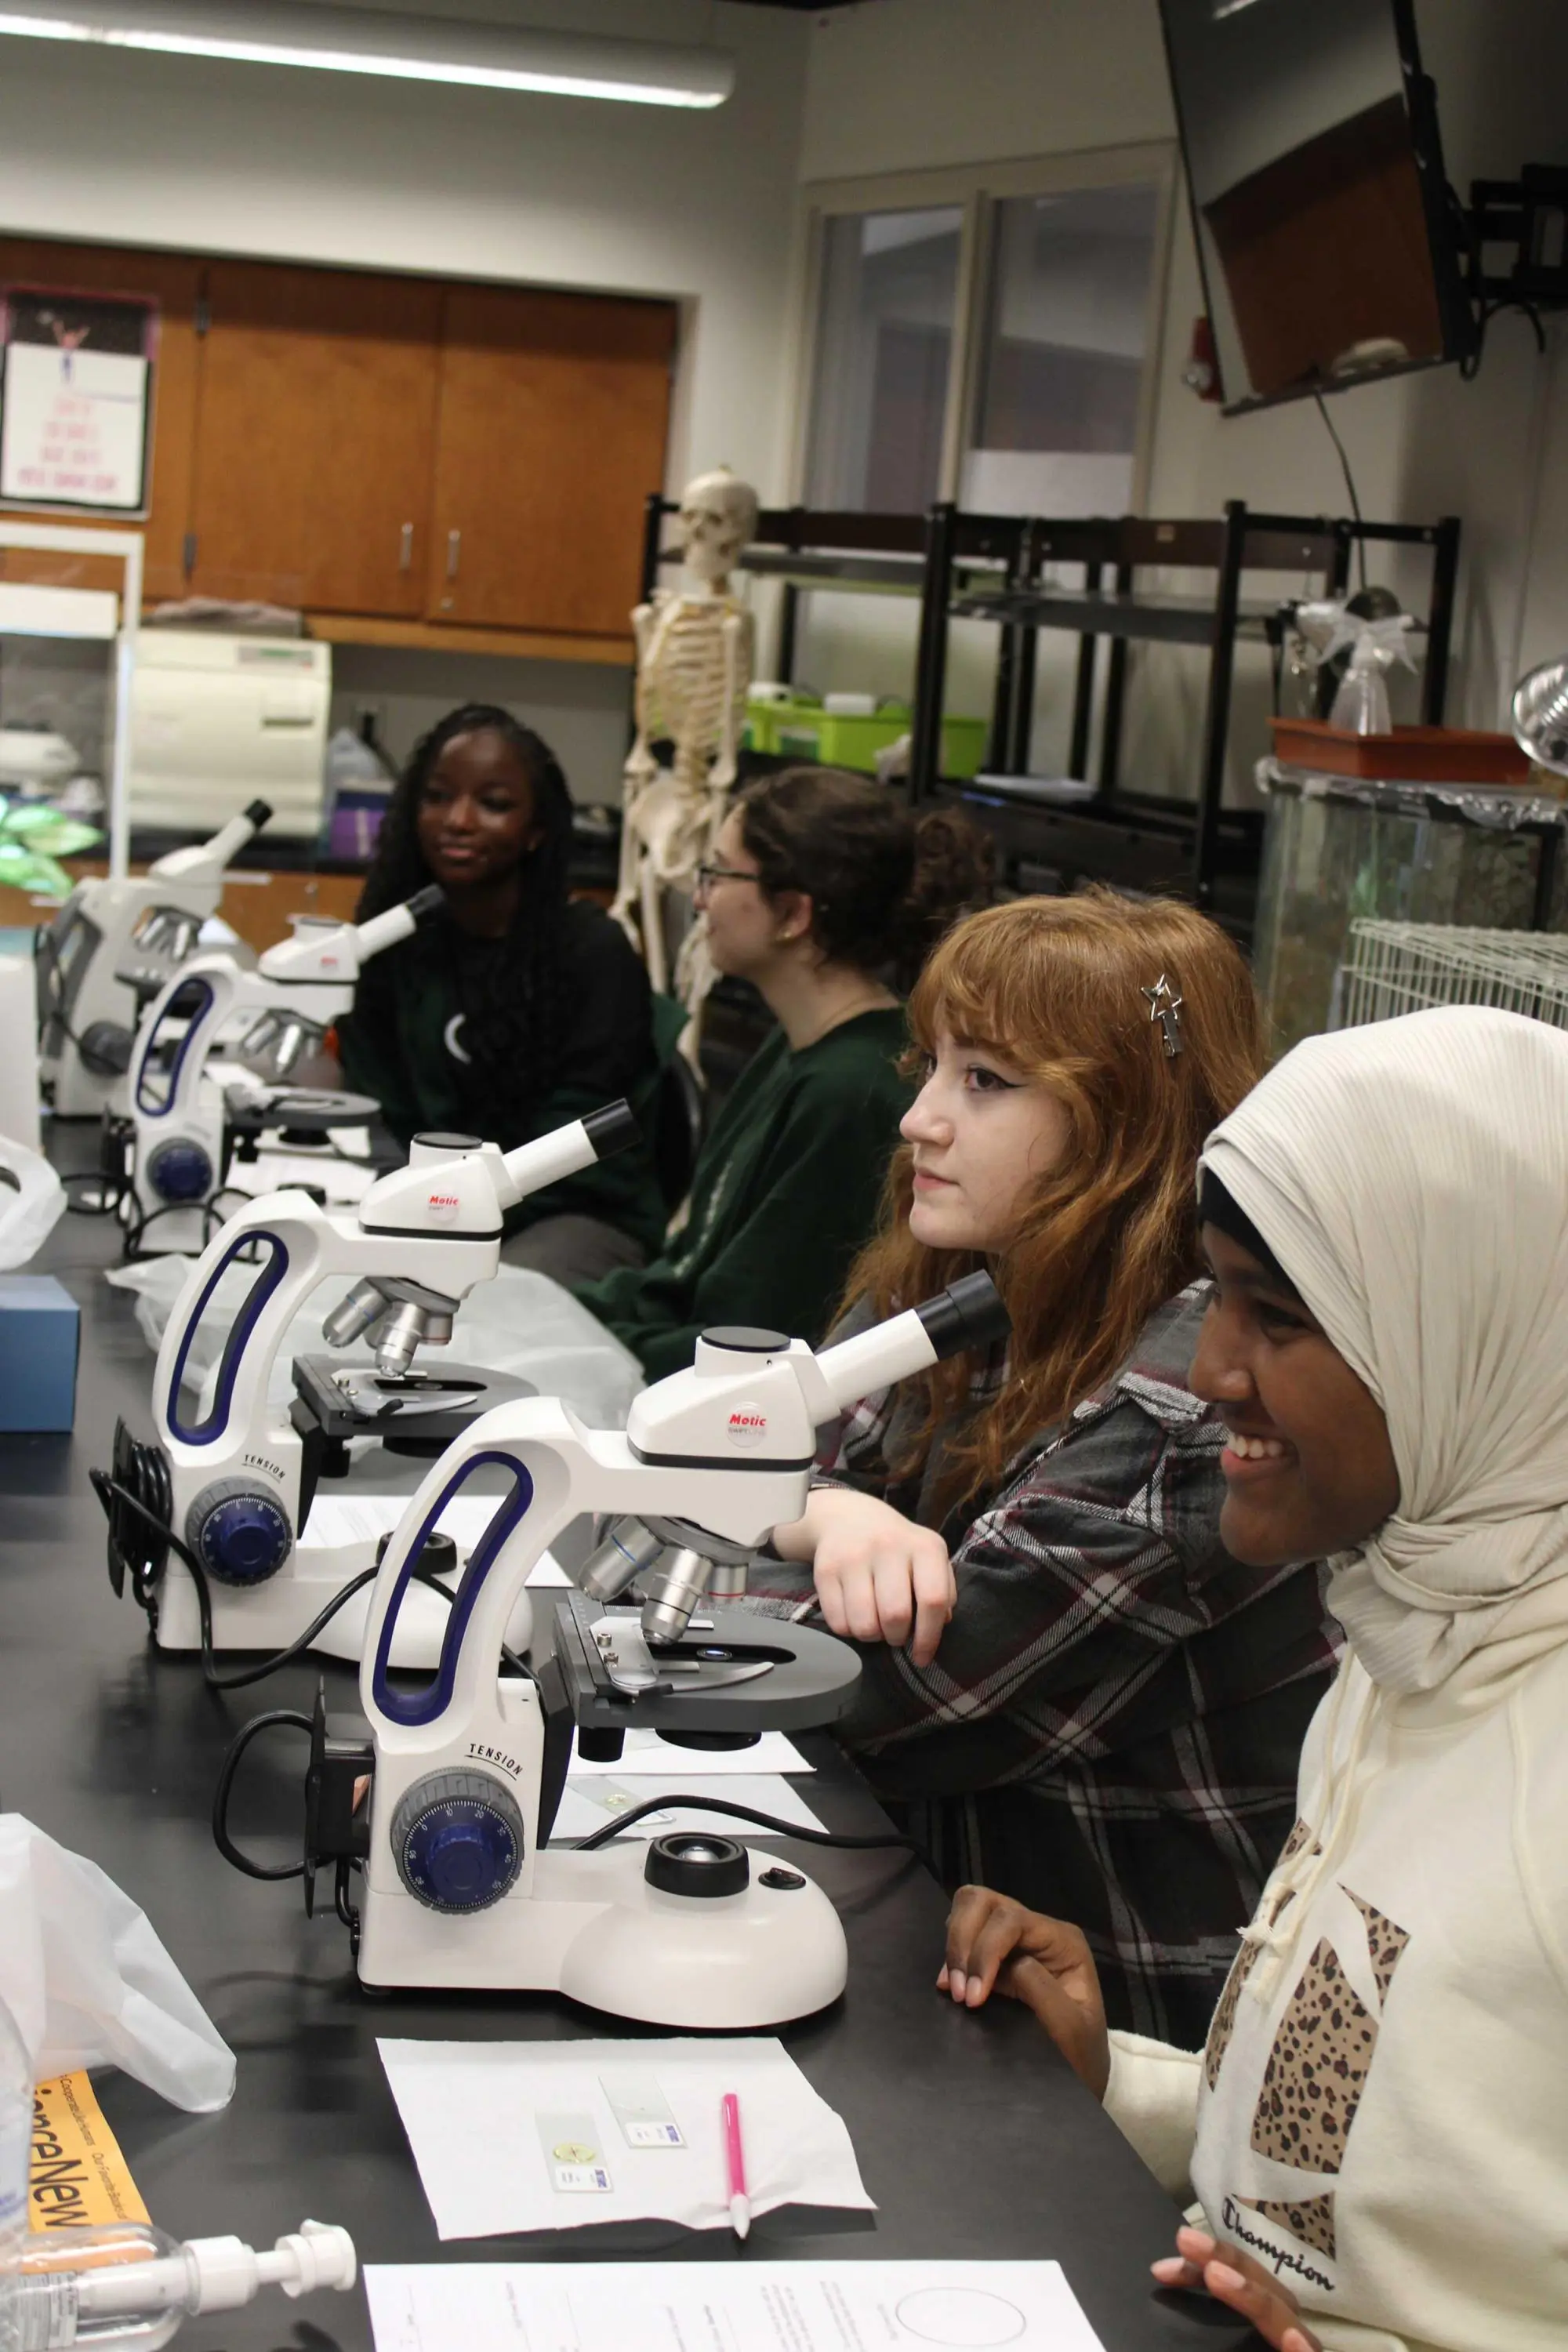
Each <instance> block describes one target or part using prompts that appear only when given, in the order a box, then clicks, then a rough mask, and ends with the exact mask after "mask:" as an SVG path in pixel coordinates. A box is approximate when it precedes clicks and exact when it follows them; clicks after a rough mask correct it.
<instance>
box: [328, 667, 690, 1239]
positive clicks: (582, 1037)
mask: <svg viewBox="0 0 1568 2352" xmlns="http://www.w3.org/2000/svg"><path fill="white" fill-rule="evenodd" d="M571 839H572V803H571V798H570V795H569V794H568V792H567V789H566V781H565V778H564V777H563V774H562V772H561V769H560V766H559V765H558V763H557V761H556V760H555V756H554V754H553V753H552V751H551V750H550V748H549V746H548V744H546V743H545V742H543V741H542V740H541V738H540V737H539V736H537V735H536V734H535V733H534V732H533V730H531V728H528V727H524V726H522V725H521V724H520V723H519V721H518V720H517V719H514V718H512V717H511V715H510V712H508V711H505V710H502V709H496V708H493V707H492V706H490V705H489V704H484V703H469V704H466V705H464V707H463V708H462V709H458V710H453V711H449V712H448V713H447V717H446V718H444V719H442V720H441V721H440V722H439V724H438V725H437V726H435V727H433V728H432V729H431V730H430V732H429V733H428V734H427V735H426V737H425V738H424V740H423V741H422V742H420V743H419V744H418V746H417V747H416V751H415V752H414V756H413V758H412V759H411V760H410V761H409V763H408V766H407V768H406V769H405V772H404V774H403V777H402V779H401V781H400V782H399V783H398V785H397V787H396V789H395V792H394V793H393V795H392V802H391V805H390V807H389V808H388V810H387V814H386V820H385V823H384V825H383V827H382V834H381V840H380V843H379V845H378V848H377V852H376V857H375V862H374V865H373V866H372V867H371V870H370V874H369V877H367V879H366V882H365V887H364V890H363V895H362V897H361V898H360V903H359V908H358V919H359V920H360V921H362V922H363V920H364V919H365V918H366V917H367V916H369V915H374V914H379V913H380V912H381V910H382V909H383V908H385V907H391V906H395V904H396V903H397V902H398V900H399V899H402V898H407V897H409V896H410V895H411V893H412V892H414V891H415V890H417V889H420V888H422V887H425V885H426V884H427V883H431V882H438V883H439V884H440V886H441V888H442V889H443V891H444V892H445V894H446V906H445V908H444V909H443V912H442V914H441V916H440V917H439V918H438V919H437V920H435V921H434V922H431V923H428V924H426V925H424V926H422V927H421V929H419V930H418V931H417V932H416V933H415V935H414V936H413V937H412V938H411V939H408V940H405V941H404V942H403V944H402V945H401V946H400V947H396V948H393V949H391V950H389V951H388V952H387V953H386V954H384V955H383V956H380V957H378V958H377V959H376V960H375V961H374V962H373V963H370V964H367V965H366V967H365V969H364V971H363V973H362V974H361V976H360V981H359V984H358V987H357V989H356V991H355V994H354V1004H353V1013H351V1014H349V1015H348V1017H347V1018H346V1019H345V1020H344V1021H343V1022H342V1024H340V1028H339V1042H340V1047H341V1051H342V1065H343V1075H344V1077H345V1078H346V1080H347V1082H348V1084H349V1085H350V1086H352V1087H358V1088H360V1089H361V1090H363V1092H364V1093H365V1094H368V1095H374V1097H375V1098H376V1100H377V1101H378V1102H379V1103H380V1104H381V1107H382V1112H383V1116H384V1118H385V1120H386V1123H387V1125H388V1126H389V1127H390V1129H392V1131H393V1133H394V1134H395V1136H396V1137H397V1138H398V1139H399V1141H400V1142H404V1143H406V1142H407V1141H408V1140H409V1139H410V1138H411V1137H412V1136H413V1135H415V1134H416V1133H418V1132H420V1131H421V1130H424V1129H456V1130H458V1131H459V1132H462V1133H466V1134H469V1135H477V1136H480V1137H483V1138H484V1139H486V1140H487V1141H489V1142H493V1143H498V1144H500V1147H501V1149H502V1150H513V1149H514V1148H515V1147H516V1146H517V1145H518V1144H520V1143H526V1142H528V1141H529V1140H530V1139H531V1138H532V1137H534V1136H536V1135H544V1134H547V1133H548V1132H549V1131H550V1129H552V1128H554V1127H560V1126H563V1124H564V1123H565V1122H566V1121H567V1120H568V1119H572V1118H580V1117H581V1116H582V1114H583V1113H584V1111H588V1110H594V1109H596V1108H598V1107H599V1106H600V1105H601V1104H603V1103H605V1102H609V1101H613V1100H614V1099H615V1098H616V1097H617V1096H620V1095H625V1096H626V1097H628V1098H629V1099H630V1100H631V1101H632V1103H633V1105H634V1107H635V1108H639V1107H646V1106H647V1103H648V1101H649V1099H650V1097H651V1096H652V1094H653V1092H654V1089H655V1087H656V1085H657V1081H658V1061H657V1057H656V1055H655V1049H654V1040H653V1031H652V1012H651V999H650V996H649V992H648V983H647V973H646V972H645V971H644V970H643V967H642V965H641V964H640V963H639V962H638V961H637V956H636V954H635V952H634V951H633V950H632V948H631V947H630V946H629V944H628V943H627V941H626V937H625V935H624V933H623V932H622V931H621V930H620V929H618V927H617V926H616V924H615V923H613V922H611V920H610V919H609V917H608V916H607V915H605V913H603V912H602V911H601V909H600V908H597V907H595V906H591V905H588V904H585V903H583V902H581V901H577V900H574V899H572V898H569V897H568V895H567V887H566V869H567V859H568V856H569V852H570V848H571ZM664 1215H665V1210H664V1202H663V1200H662V1198H661V1196H660V1193H659V1189H658V1179H657V1175H656V1172H655V1169H654V1165H653V1160H652V1157H651V1154H650V1152H649V1150H648V1149H647V1146H646V1145H645V1146H642V1147H640V1148H635V1149H633V1150H629V1151H625V1152H621V1153H618V1154H617V1155H616V1156H615V1157H614V1158H613V1159H609V1160H604V1161H602V1162H601V1163H600V1164H599V1165H598V1166H596V1167H594V1168H591V1169H587V1170H585V1171H584V1172H583V1173H582V1174H581V1175H578V1176H573V1177H570V1178H568V1179H567V1180H566V1181H564V1182H563V1183H560V1184H554V1185H552V1186H550V1187H549V1188H548V1189H547V1190H546V1191H544V1192H536V1193H534V1194H533V1195H532V1196H531V1198H530V1199H529V1200H527V1201H524V1202H521V1203H520V1205H519V1207H518V1208H517V1209H515V1210H514V1211H513V1212H512V1213H511V1215H510V1218H509V1220H508V1234H509V1238H508V1241H507V1244H506V1247H505V1255H506V1256H507V1259H508V1260H509V1262H510V1263H511V1264H513V1265H528V1266H532V1267H534V1268H536V1269H537V1270H538V1271H539V1272H541V1273H543V1274H548V1275H552V1276H554V1277H555V1279H556V1280H557V1281H560V1282H564V1283H575V1282H585V1281H588V1280H590V1279H592V1278H593V1277H594V1276H598V1275H601V1274H604V1273H606V1272H608V1271H609V1269H610V1268H612V1267H614V1266H623V1265H643V1264H644V1262H645V1261H646V1259H647V1257H648V1255H650V1253H651V1252H652V1251H654V1250H655V1249H657V1248H658V1244H659V1241H660V1238H661V1235H662V1233H663V1226H664Z"/></svg>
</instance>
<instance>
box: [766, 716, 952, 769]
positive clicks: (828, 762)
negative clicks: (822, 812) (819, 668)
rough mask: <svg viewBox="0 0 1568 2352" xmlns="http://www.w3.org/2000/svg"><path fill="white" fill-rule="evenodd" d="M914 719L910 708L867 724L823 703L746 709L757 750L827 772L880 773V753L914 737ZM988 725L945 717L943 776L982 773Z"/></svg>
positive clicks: (866, 720) (876, 718)
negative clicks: (811, 764)
mask: <svg viewBox="0 0 1568 2352" xmlns="http://www.w3.org/2000/svg"><path fill="white" fill-rule="evenodd" d="M912 716H913V714H912V713H911V711H910V709H909V706H908V705H907V704H906V703H889V704H888V705H886V706H885V707H884V708H883V709H880V710H879V711H876V712H875V713H873V715H872V716H871V717H870V718H868V719H855V718H847V717H844V716H842V715H841V714H840V713H838V712H837V711H832V710H825V709H823V707H822V705H821V704H820V703H819V702H805V701H792V702H752V703H748V705H747V707H746V719H747V736H748V740H749V741H750V744H751V747H752V750H753V751H772V752H774V753H776V754H778V755H779V756H781V757H784V758H786V759H788V758H793V759H796V760H815V761H821V763H822V764H823V765H824V766H825V767H829V768H856V769H858V770H860V771H861V772H863V773H864V774H866V775H873V774H874V773H875V772H876V767H877V754H878V752H879V751H886V750H887V748H888V746H889V743H896V742H897V741H898V740H899V737H900V735H904V734H907V733H908V732H909V729H910V721H911V719H912ZM989 731H990V730H989V722H988V721H987V720H985V719H955V718H952V717H949V718H946V719H943V720H942V773H943V775H944V776H953V777H957V778H960V779H963V778H967V777H970V776H973V775H974V774H976V773H977V772H978V770H979V767H980V763H981V761H983V760H984V757H985V741H986V737H987V734H988V733H989Z"/></svg>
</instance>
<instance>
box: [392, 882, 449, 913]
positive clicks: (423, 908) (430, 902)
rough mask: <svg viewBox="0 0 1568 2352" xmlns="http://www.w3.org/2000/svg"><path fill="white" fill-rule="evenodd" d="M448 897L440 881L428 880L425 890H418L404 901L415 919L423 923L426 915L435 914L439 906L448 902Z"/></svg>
mask: <svg viewBox="0 0 1568 2352" xmlns="http://www.w3.org/2000/svg"><path fill="white" fill-rule="evenodd" d="M446 897H447V894H446V892H445V891H444V890H443V889H442V887H441V885H440V884H439V882H426V885H425V887H424V888H423V890H416V892H415V893H414V896H413V898H405V900H404V902H403V903H404V905H405V907H406V908H407V909H408V911H409V913H410V914H411V915H412V916H413V918H414V919H415V921H416V923H421V922H423V921H424V919H425V918H426V915H433V914H434V913H435V911H436V909H437V907H439V906H443V905H444V904H445V903H446Z"/></svg>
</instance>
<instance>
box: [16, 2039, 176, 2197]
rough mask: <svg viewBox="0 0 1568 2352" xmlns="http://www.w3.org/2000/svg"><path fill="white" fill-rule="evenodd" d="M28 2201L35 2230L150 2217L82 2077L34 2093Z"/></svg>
mask: <svg viewBox="0 0 1568 2352" xmlns="http://www.w3.org/2000/svg"><path fill="white" fill-rule="evenodd" d="M28 2196H29V2201H30V2204H31V2209H32V2220H33V2227H34V2229H35V2230H73V2229H83V2228H87V2227H89V2226H91V2225H93V2224H95V2223H96V2224H99V2225H102V2224H103V2223H105V2222H110V2221H146V2220H147V2219H148V2218H149V2217H148V2212H147V2208H146V2207H145V2205H143V2204H142V2200H141V2198H140V2197H139V2196H138V2195H137V2193H136V2183H135V2182H134V2181H133V2180H132V2178H131V2174H130V2171H129V2169H128V2168H127V2166H126V2162H125V2158H124V2157H123V2156H121V2152H120V2143H119V2141H118V2140H117V2139H116V2138H115V2137H114V2134H113V2133H112V2132H111V2131H110V2128H109V2126H108V2124H107V2123H105V2121H104V2119H103V2110H102V2109H101V2107H100V2105H99V2104H98V2101H97V2098H96V2097H95V2096H94V2095H93V2088H92V2084H90V2082H89V2080H88V2078H87V2076H86V2075H85V2074H62V2075H61V2076H60V2077H59V2079H58V2082H54V2083H40V2084H38V2087H37V2090H36V2091H35V2092H34V2094H33V2147H32V2163H31V2176H30V2180H29V2186H28Z"/></svg>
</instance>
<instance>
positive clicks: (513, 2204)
mask: <svg viewBox="0 0 1568 2352" xmlns="http://www.w3.org/2000/svg"><path fill="white" fill-rule="evenodd" d="M376 2047H377V2048H378V2049H379V2051H380V2052H381V2063H382V2064H383V2065H384V2067H385V2069H386V2079H387V2082H388V2083H389V2084H390V2085H391V2088H392V2095H393V2097H394V2098H395V2100H396V2102H397V2112H398V2114H399V2115H400V2116H402V2118H403V2128H404V2130H405V2132H406V2133H407V2135H408V2144H409V2146H410V2147H411V2148H412V2149H413V2151H414V2161H415V2163H416V2166H417V2168H418V2171H419V2178H420V2180H421V2182H422V2183H423V2185H424V2189H425V2194H426V2199H427V2200H429V2206H430V2210H431V2213H432V2215H433V2216H434V2218H435V2222H436V2232H437V2236H438V2237H440V2238H443V2239H446V2238H493V2237H510V2236H511V2235H513V2234H514V2233H515V2232H517V2231H525V2230H573V2229H579V2228H581V2227H583V2226H584V2224H585V2223H590V2222H595V2221H646V2220H648V2219H654V2220H658V2221H675V2222H679V2223H681V2224H683V2225H684V2226H685V2227H686V2228H688V2229H692V2230H718V2229H726V2230H727V2229H728V2228H729V2226H730V2204H729V2198H730V2189H729V2178H728V2174H727V2171H726V2168H725V2159H724V2143H723V2138H722V2136H721V2124H720V2107H721V2101H722V2100H723V2098H724V2095H725V2094H726V2093H727V2092H731V2091H732V2092H733V2093H734V2094H735V2095H736V2097H737V2098H738V2099H739V2101H740V2106H741V2131H742V2141H743V2144H744V2147H745V2157H746V2185H747V2189H748V2191H749V2194H750V2197H751V2201H752V2212H753V2213H757V2214H762V2213H769V2212H772V2211H773V2209H774V2208H775V2207H776V2206H780V2205H840V2206H847V2207H851V2208H854V2209H856V2210H860V2211H863V2212H870V2211H874V2210H875V2208H874V2207H873V2205H872V2202H871V2200H870V2198H869V2197H868V2196H867V2194H866V2190H865V2188H864V2186H863V2185H862V2182H861V2179H860V2171H859V2167H858V2165H857V2163H856V2161H855V2150H854V2147H853V2146H852V2145H851V2142H850V2138H849V2134H848V2131H847V2129H846V2127H845V2124H844V2119H843V2117H842V2116H839V2115H837V2114H836V2113H835V2111H834V2109H833V2108H832V2107H830V2106H829V2105H827V2102H826V2099H823V2098H820V2097H819V2096H818V2095H817V2094H816V2091H814V2090H813V2089H812V2087H811V2084H809V2083H808V2082H807V2081H806V2079H805V2075H804V2074H802V2073H801V2071H800V2068H799V2067H798V2066H797V2065H796V2064H795V2060H794V2059H793V2058H792V2057H790V2055H789V2053H787V2051H786V2050H785V2049H784V2045H783V2043H782V2042H779V2041H777V2040H776V2039H775V2038H774V2037H773V2036H772V2035H769V2034H756V2035H752V2034H747V2035H735V2036H725V2037H722V2038H721V2037H719V2036H717V2035H716V2036H714V2037H713V2038H711V2039H710V2038H708V2037H707V2036H704V2037H703V2038H702V2039H701V2040H700V2041H699V2040H696V2039H695V2038H685V2037H671V2038H670V2039H668V2040H660V2041H637V2042H631V2041H627V2042H378V2043H377V2044H376ZM637 2118H641V2120H640V2121H639V2120H637ZM660 2119H662V2127H660ZM668 2126H674V2129H673V2133H671V2132H670V2130H669V2128H668ZM481 2150H482V2151H483V2153H482V2156H480V2155H479V2151H481ZM441 2275H444V2276H447V2277H450V2276H452V2275H453V2273H450V2272H447V2273H442V2274H441ZM453 2340H454V2341H457V2340H459V2339H453Z"/></svg>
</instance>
